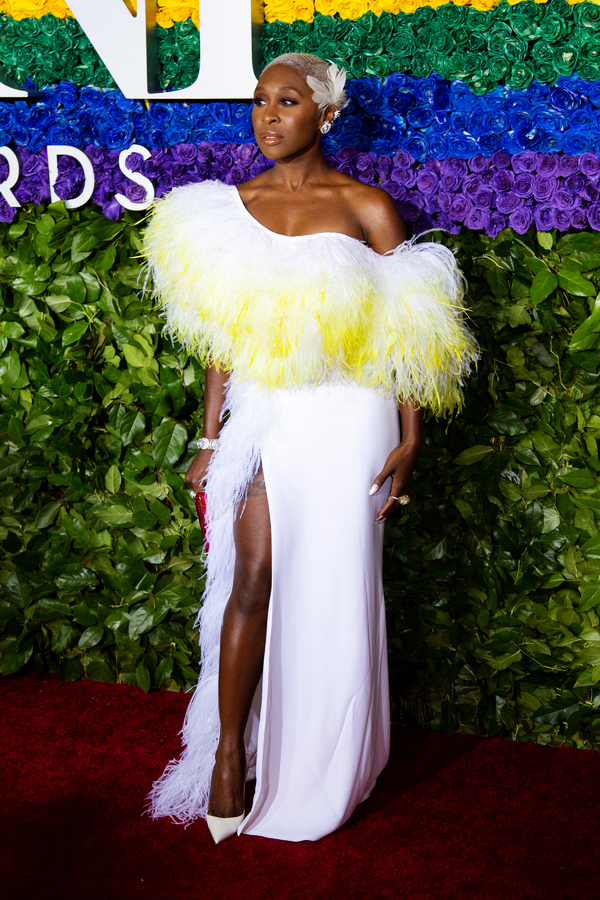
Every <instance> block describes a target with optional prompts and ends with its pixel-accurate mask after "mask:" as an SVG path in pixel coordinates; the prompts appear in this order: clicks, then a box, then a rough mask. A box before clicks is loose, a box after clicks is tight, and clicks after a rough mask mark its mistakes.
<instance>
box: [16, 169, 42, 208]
mask: <svg viewBox="0 0 600 900" xmlns="http://www.w3.org/2000/svg"><path fill="white" fill-rule="evenodd" d="M14 192H15V197H16V198H17V200H18V201H19V203H37V204H40V203H43V202H44V200H48V199H49V198H50V185H49V182H48V174H47V173H44V174H42V175H30V176H29V177H28V178H23V179H22V180H21V181H19V183H18V184H17V186H16V187H15V189H14Z"/></svg>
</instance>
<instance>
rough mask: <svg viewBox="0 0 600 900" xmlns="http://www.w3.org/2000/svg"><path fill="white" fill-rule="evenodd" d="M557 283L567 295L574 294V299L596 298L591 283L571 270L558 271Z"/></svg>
mask: <svg viewBox="0 0 600 900" xmlns="http://www.w3.org/2000/svg"><path fill="white" fill-rule="evenodd" d="M558 282H559V284H560V286H561V288H564V290H565V291H567V292H568V293H569V294H574V295H575V296H576V297H595V296H596V288H595V287H594V285H593V284H592V282H591V281H588V279H587V278H584V277H583V275H580V274H579V273H578V272H574V271H572V270H571V269H565V268H562V269H559V270H558Z"/></svg>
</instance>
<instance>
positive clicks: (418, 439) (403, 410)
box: [371, 403, 423, 522]
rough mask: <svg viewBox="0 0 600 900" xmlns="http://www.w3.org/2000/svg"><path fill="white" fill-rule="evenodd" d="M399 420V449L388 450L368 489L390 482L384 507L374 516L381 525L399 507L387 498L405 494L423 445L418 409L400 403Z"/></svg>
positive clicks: (395, 502)
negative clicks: (387, 454)
mask: <svg viewBox="0 0 600 900" xmlns="http://www.w3.org/2000/svg"><path fill="white" fill-rule="evenodd" d="M400 421H401V422H402V442H401V444H400V446H399V447H396V448H395V450H392V452H391V453H390V455H389V456H388V458H387V460H386V463H385V466H384V467H383V469H382V470H381V472H380V473H379V475H378V476H377V478H376V479H375V481H374V482H373V486H372V488H371V493H372V494H374V493H376V491H378V490H379V489H380V488H381V486H382V484H383V483H384V481H386V479H388V478H391V479H392V487H391V490H390V494H389V498H386V501H385V503H384V505H383V506H382V507H381V509H380V510H379V512H378V513H377V521H378V522H384V521H385V520H386V518H387V517H388V516H389V514H390V513H391V512H395V511H396V510H397V509H399V508H400V504H399V503H398V501H397V500H393V499H391V498H392V497H401V496H402V495H403V494H404V493H406V489H407V488H408V485H409V482H410V479H411V476H412V473H413V471H414V468H415V466H416V464H417V459H418V458H419V453H420V452H421V447H422V446H423V412H422V410H420V409H417V407H416V406H415V405H414V403H402V404H401V406H400Z"/></svg>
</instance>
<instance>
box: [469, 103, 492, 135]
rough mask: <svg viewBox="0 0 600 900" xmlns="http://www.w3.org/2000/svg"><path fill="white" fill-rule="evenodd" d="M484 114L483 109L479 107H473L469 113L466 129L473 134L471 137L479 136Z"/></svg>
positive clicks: (483, 126)
mask: <svg viewBox="0 0 600 900" xmlns="http://www.w3.org/2000/svg"><path fill="white" fill-rule="evenodd" d="M486 118H487V117H486V116H485V114H484V112H483V110H482V109H481V108H480V107H475V108H474V109H472V110H471V112H470V113H469V118H468V122H467V131H468V132H469V134H471V135H473V137H479V135H480V134H481V133H482V132H483V131H484V129H485V120H486Z"/></svg>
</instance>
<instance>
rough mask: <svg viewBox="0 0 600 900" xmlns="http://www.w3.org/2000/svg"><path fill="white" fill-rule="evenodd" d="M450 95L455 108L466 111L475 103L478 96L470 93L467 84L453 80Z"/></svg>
mask: <svg viewBox="0 0 600 900" xmlns="http://www.w3.org/2000/svg"><path fill="white" fill-rule="evenodd" d="M450 96H451V98H452V105H453V107H454V108H455V109H458V110H463V111H465V112H466V111H468V110H470V109H472V108H473V107H474V106H476V105H477V101H478V97H476V96H475V94H472V93H471V91H470V89H469V87H468V85H466V84H465V83H464V82H463V81H453V82H452V84H451V86H450Z"/></svg>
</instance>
